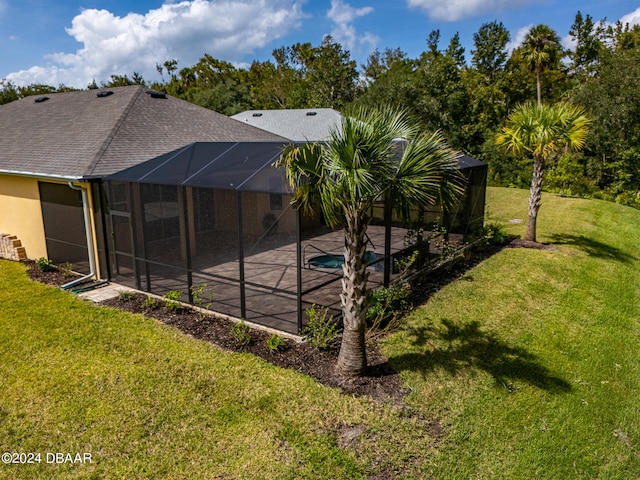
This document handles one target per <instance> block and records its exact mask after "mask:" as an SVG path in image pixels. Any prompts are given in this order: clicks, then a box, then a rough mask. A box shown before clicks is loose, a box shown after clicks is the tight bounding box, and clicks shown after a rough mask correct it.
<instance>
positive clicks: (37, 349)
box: [0, 261, 435, 479]
mask: <svg viewBox="0 0 640 480" xmlns="http://www.w3.org/2000/svg"><path fill="white" fill-rule="evenodd" d="M0 379H1V381H2V388H1V389H0V454H1V453H3V452H23V453H29V452H32V453H40V454H41V463H40V464H31V465H5V464H2V463H0V478H3V479H4V478H10V479H23V478H24V479H45V478H46V479H68V478H96V479H97V478H104V479H118V478H122V479H136V478H148V479H158V478H171V479H180V478H225V479H233V478H248V479H249V478H250V479H254V478H256V479H273V478H284V479H286V478H319V479H324V478H336V479H338V478H344V479H351V478H366V477H367V476H369V475H370V474H371V473H375V472H377V471H380V470H385V469H387V468H388V465H392V466H393V467H394V468H395V466H400V467H401V468H402V469H403V470H405V471H407V472H411V471H417V470H416V467H415V466H414V465H413V463H412V462H411V461H410V459H411V458H413V457H414V456H416V455H418V454H421V452H425V451H429V450H430V449H432V448H433V444H434V443H435V442H434V439H433V438H430V437H429V436H428V435H425V434H424V428H423V426H422V424H421V422H420V421H419V420H418V419H415V418H402V417H401V412H400V411H398V410H397V409H393V408H383V407H382V406H378V405H375V404H374V403H373V401H371V400H370V399H366V398H361V399H355V398H351V397H348V396H344V395H341V394H340V393H339V391H338V390H335V389H329V388H326V387H324V386H322V385H319V384H317V383H316V382H315V381H313V380H312V379H310V378H309V377H306V376H303V375H300V374H298V373H296V372H293V371H290V370H284V369H280V368H277V367H274V366H272V365H270V364H268V363H266V362H264V361H262V360H260V359H258V358H256V357H253V356H251V355H247V354H235V353H228V352H224V351H222V350H220V349H218V348H216V347H214V346H212V345H210V344H208V343H205V342H201V341H197V340H194V339H193V338H191V337H187V336H185V335H182V334H180V333H179V332H178V331H176V330H174V329H172V328H169V327H166V326H164V325H162V324H160V323H159V322H156V321H154V320H149V319H146V318H144V317H143V316H140V315H131V314H128V313H125V312H120V311H117V310H113V309H107V308H98V307H95V306H94V305H91V304H89V303H85V302H83V301H81V300H78V299H77V298H76V297H75V296H73V295H72V294H70V293H67V292H63V291H61V290H59V289H55V288H52V287H48V286H44V285H41V284H37V283H33V282H31V281H29V280H28V279H27V276H26V273H25V268H24V266H23V265H21V264H18V263H13V262H7V261H0ZM350 429H356V431H359V432H361V434H360V435H359V436H358V437H357V438H355V439H351V437H349V436H348V435H347V436H345V435H343V434H342V433H341V432H343V431H346V432H348V431H349V430H350ZM343 442H347V443H350V444H353V446H352V448H346V447H344V445H343ZM403 442H410V443H409V444H408V445H407V446H406V448H405V449H403V450H401V451H396V448H397V447H396V446H397V445H402V443H403ZM47 452H62V453H71V454H73V455H75V453H77V452H78V453H81V454H83V453H85V452H87V453H90V454H91V458H92V463H91V464H83V465H71V464H66V465H52V464H47V463H46V462H45V460H46V453H47Z"/></svg>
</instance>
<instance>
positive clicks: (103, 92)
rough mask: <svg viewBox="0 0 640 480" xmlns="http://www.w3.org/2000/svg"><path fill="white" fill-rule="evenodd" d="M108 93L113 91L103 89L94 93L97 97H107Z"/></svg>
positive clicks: (111, 93) (110, 93)
mask: <svg viewBox="0 0 640 480" xmlns="http://www.w3.org/2000/svg"><path fill="white" fill-rule="evenodd" d="M109 95H113V92H112V91H111V90H103V91H102V92H98V93H96V97H99V98H104V97H108V96H109Z"/></svg>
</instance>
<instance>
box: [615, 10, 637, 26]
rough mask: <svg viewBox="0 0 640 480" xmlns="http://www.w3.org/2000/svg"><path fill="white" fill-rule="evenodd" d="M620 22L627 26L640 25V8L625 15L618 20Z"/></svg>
mask: <svg viewBox="0 0 640 480" xmlns="http://www.w3.org/2000/svg"><path fill="white" fill-rule="evenodd" d="M620 22H622V24H623V25H624V24H625V23H628V24H629V26H633V25H640V8H636V9H635V10H634V11H633V12H631V13H627V14H626V15H625V16H623V17H622V18H621V19H620Z"/></svg>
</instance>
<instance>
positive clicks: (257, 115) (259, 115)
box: [251, 113, 262, 117]
mask: <svg viewBox="0 0 640 480" xmlns="http://www.w3.org/2000/svg"><path fill="white" fill-rule="evenodd" d="M251 116H252V117H261V116H262V114H261V113H254V114H253V115H251Z"/></svg>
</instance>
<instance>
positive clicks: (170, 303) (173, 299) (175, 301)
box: [162, 290, 182, 312]
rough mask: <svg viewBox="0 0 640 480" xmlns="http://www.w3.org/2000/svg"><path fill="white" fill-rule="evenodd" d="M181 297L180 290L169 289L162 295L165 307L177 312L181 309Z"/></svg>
mask: <svg viewBox="0 0 640 480" xmlns="http://www.w3.org/2000/svg"><path fill="white" fill-rule="evenodd" d="M181 298H182V292H181V291H180V290H171V291H170V292H167V293H165V294H164V295H163V296H162V300H163V302H164V306H165V308H166V309H167V310H170V311H172V312H179V311H180V310H182V304H181V303H180V299H181Z"/></svg>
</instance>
